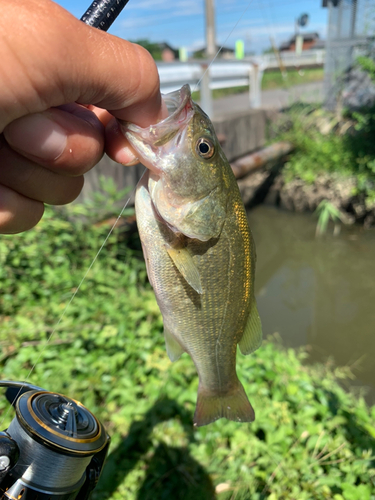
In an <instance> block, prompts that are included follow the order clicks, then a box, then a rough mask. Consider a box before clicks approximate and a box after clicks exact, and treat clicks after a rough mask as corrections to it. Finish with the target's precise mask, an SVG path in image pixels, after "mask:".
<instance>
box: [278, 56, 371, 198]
mask: <svg viewBox="0 0 375 500" xmlns="http://www.w3.org/2000/svg"><path fill="white" fill-rule="evenodd" d="M358 64H359V65H360V66H361V67H362V69H364V70H365V71H367V72H368V73H369V75H370V76H371V78H373V79H374V78H375V69H374V68H375V62H374V61H373V60H372V59H370V58H368V57H362V58H359V60H358ZM284 121H285V120H284ZM287 122H288V126H287V127H286V128H287V130H285V127H281V128H280V130H279V132H278V136H277V139H278V140H287V141H290V142H292V143H293V144H294V145H295V153H294V154H293V155H292V156H291V158H290V161H288V163H287V164H286V166H285V169H284V171H283V176H284V178H285V180H286V181H287V182H289V181H291V180H292V179H294V178H300V179H302V180H303V181H305V182H306V183H308V184H309V183H310V184H311V183H314V181H315V179H316V178H317V176H319V175H322V174H325V173H328V174H338V175H340V176H354V177H355V178H356V179H357V192H356V193H353V194H361V195H363V196H364V197H365V199H367V202H368V204H373V203H374V202H375V141H374V137H375V106H372V107H367V108H364V109H361V110H358V111H348V110H344V112H343V114H341V113H339V112H338V111H337V112H335V113H332V112H328V111H324V110H323V109H321V108H320V107H316V106H314V105H301V104H297V105H294V106H292V107H291V108H290V110H289V112H288V120H287ZM283 128H284V130H282V129H283Z"/></svg>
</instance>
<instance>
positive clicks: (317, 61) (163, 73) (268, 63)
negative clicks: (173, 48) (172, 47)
mask: <svg viewBox="0 0 375 500" xmlns="http://www.w3.org/2000/svg"><path fill="white" fill-rule="evenodd" d="M280 57H281V60H282V63H283V66H284V67H285V68H292V67H297V68H298V67H301V66H303V67H308V66H317V65H322V64H323V63H324V57H325V51H324V50H308V51H304V52H302V53H301V54H300V55H296V54H295V53H294V52H290V53H289V52H283V53H281V54H280ZM157 66H158V71H159V75H160V87H161V91H162V92H163V93H168V92H172V91H173V90H177V89H179V88H180V87H181V86H182V85H184V84H185V83H189V84H190V86H191V88H192V90H200V91H201V106H202V108H203V109H204V110H205V111H206V113H207V114H208V115H209V116H212V99H211V90H213V89H222V88H231V87H239V86H246V85H249V106H250V107H251V108H259V107H260V106H261V85H262V78H263V73H264V71H265V70H267V69H272V68H279V66H280V64H279V61H278V59H277V58H276V56H275V55H274V54H264V55H262V56H257V57H252V58H249V59H242V60H241V61H237V60H223V59H221V60H220V61H215V62H214V63H213V64H212V65H209V62H207V61H194V62H187V63H183V62H172V63H162V62H158V63H157Z"/></svg>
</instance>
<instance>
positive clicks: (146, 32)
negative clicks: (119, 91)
mask: <svg viewBox="0 0 375 500" xmlns="http://www.w3.org/2000/svg"><path fill="white" fill-rule="evenodd" d="M56 3H58V4H60V5H61V6H62V7H64V8H65V9H67V10H68V11H69V12H71V13H72V14H73V15H75V16H76V17H81V15H82V14H83V13H84V12H85V10H86V8H87V7H88V5H89V4H90V0H88V1H83V0H58V1H57V2H56ZM321 4H322V1H321V0H303V1H301V0H250V1H249V0H216V2H215V6H216V37H217V42H218V43H219V44H223V43H225V45H226V46H230V47H233V46H234V43H235V41H236V40H237V39H243V40H244V41H245V48H246V51H255V52H257V53H259V52H261V51H262V50H263V49H265V48H267V47H269V46H270V42H269V37H270V35H272V36H273V37H274V38H275V40H276V42H277V44H279V43H280V42H282V41H284V40H287V39H288V38H289V37H290V36H291V35H292V34H293V33H294V20H295V18H296V17H298V16H299V15H300V14H303V13H305V12H306V13H308V14H309V15H310V22H309V25H308V26H307V27H306V28H305V31H317V32H318V33H319V34H320V36H321V37H322V38H325V35H326V22H327V9H323V8H322V7H321ZM204 5H205V2H204V0H174V1H173V0H130V1H129V3H128V4H127V6H126V7H125V9H124V10H123V11H122V13H121V14H120V16H119V17H118V18H117V20H116V21H115V23H114V24H113V25H112V27H111V29H110V33H112V34H114V35H116V36H119V37H121V38H125V39H129V40H137V39H142V38H143V39H144V38H148V39H149V40H151V41H154V42H162V41H165V42H168V43H169V44H171V45H172V46H173V47H176V48H177V47H181V46H184V47H186V48H187V49H188V50H193V49H196V48H201V47H202V46H203V45H204V38H205V33H204ZM246 8H247V10H246V12H245V13H244V11H245V9H246ZM242 14H243V16H242V18H241V19H240V17H241V15H242ZM237 22H238V24H237V26H236V27H235V29H234V30H233V33H232V34H231V35H230V37H229V38H228V40H227V37H228V35H229V33H230V32H231V30H232V29H233V28H234V26H235V25H236V23H237Z"/></svg>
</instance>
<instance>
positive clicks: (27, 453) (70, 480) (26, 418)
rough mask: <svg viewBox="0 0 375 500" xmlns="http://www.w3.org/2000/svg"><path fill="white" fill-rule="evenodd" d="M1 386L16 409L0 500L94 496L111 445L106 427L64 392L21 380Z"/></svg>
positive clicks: (6, 440)
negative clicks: (58, 392) (52, 390)
mask: <svg viewBox="0 0 375 500" xmlns="http://www.w3.org/2000/svg"><path fill="white" fill-rule="evenodd" d="M0 386H3V387H7V388H8V389H7V394H6V396H7V399H8V401H9V402H10V403H12V404H13V405H14V406H15V408H16V416H15V418H14V419H13V420H12V422H11V423H10V425H9V428H8V429H7V430H6V431H5V432H3V433H0V499H1V500H9V499H10V500H15V499H17V500H74V499H79V500H86V499H88V498H89V496H90V493H91V492H92V491H93V489H94V488H95V486H96V483H97V481H98V479H99V476H100V473H101V470H102V467H103V464H104V460H105V457H106V455H107V451H108V447H109V436H108V435H107V433H106V431H105V429H104V427H103V425H102V424H101V423H100V422H99V420H97V418H96V417H95V416H94V415H93V414H92V413H91V412H90V411H89V410H88V409H87V408H85V407H84V406H83V405H82V404H81V403H79V402H78V401H75V400H73V399H70V398H68V397H66V396H64V395H61V394H57V393H54V392H48V391H46V390H44V389H41V388H40V387H36V386H31V385H30V384H23V383H21V382H9V381H0Z"/></svg>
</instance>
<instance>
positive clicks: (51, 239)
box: [0, 206, 375, 500]
mask: <svg viewBox="0 0 375 500" xmlns="http://www.w3.org/2000/svg"><path fill="white" fill-rule="evenodd" d="M80 211H82V212H83V213H85V214H86V215H85V217H83V218H79V217H78V216H77V214H78V213H79V212H80ZM89 213H90V211H89V210H87V207H77V206H76V207H70V208H69V207H68V208H67V209H65V211H64V212H63V213H61V212H60V211H58V212H56V211H55V210H54V209H52V208H48V209H47V211H46V215H45V216H44V218H43V220H42V222H41V224H40V225H38V226H37V227H36V228H35V229H33V230H32V231H29V232H26V233H22V234H19V235H13V236H1V238H0V259H1V265H0V290H1V292H0V323H1V330H0V346H1V353H0V367H1V373H0V376H1V378H9V379H14V380H24V379H25V378H26V377H27V376H28V374H29V372H30V369H31V367H32V366H33V365H34V364H35V363H36V367H35V369H34V370H33V371H32V373H31V376H30V382H32V383H34V384H36V385H39V386H42V387H45V388H46V389H48V390H53V391H57V392H61V393H65V394H67V395H69V396H70V397H73V398H76V399H78V400H80V401H82V403H83V404H85V405H86V406H87V407H88V408H89V409H90V410H91V411H93V412H94V413H95V414H96V415H97V416H98V417H99V418H100V419H101V420H102V421H103V423H104V424H105V426H106V428H107V430H108V432H109V433H110V434H111V436H112V446H111V450H110V455H109V458H108V461H107V464H106V466H105V469H104V473H103V476H102V478H101V480H100V483H99V485H98V487H97V489H96V491H95V495H94V500H96V499H100V500H104V499H106V500H120V499H121V500H122V499H124V498H126V499H129V500H132V499H134V500H135V499H138V500H146V499H156V500H158V499H160V500H161V499H163V498H168V499H169V498H174V499H176V500H179V499H184V500H186V499H187V500H190V499H194V500H210V499H214V498H218V499H223V500H229V499H235V498H236V499H237V500H238V499H241V498H242V499H246V500H250V499H251V500H261V499H265V498H268V499H271V500H276V499H277V500H294V499H296V498H298V499H299V500H305V499H306V500H315V499H316V500H321V499H327V500H328V499H329V500H331V499H336V500H342V499H344V500H354V499H355V498H357V497H358V498H361V499H362V498H363V499H367V498H370V499H371V500H374V498H375V497H374V491H375V479H374V478H375V408H368V407H367V406H366V404H365V401H364V399H363V398H362V397H360V396H357V397H354V396H352V395H351V394H350V393H348V392H345V391H344V390H343V388H342V385H343V384H344V383H345V380H346V378H347V377H350V376H351V374H350V371H349V370H348V369H344V368H336V369H334V368H332V366H331V365H329V364H327V365H313V366H308V365H307V364H306V362H307V361H308V354H307V352H306V351H305V350H298V351H296V350H293V349H288V350H285V349H284V348H283V347H282V346H281V345H280V344H279V343H278V339H277V338H272V339H270V341H266V342H265V343H264V345H263V347H262V348H261V349H259V350H258V351H257V352H256V353H255V354H254V355H251V356H246V357H244V356H241V355H240V354H239V356H238V374H239V377H240V379H241V381H242V382H243V383H244V386H245V389H246V392H247V393H248V395H249V398H250V400H251V402H252V404H253V406H254V408H255V411H256V414H257V418H256V421H255V422H254V423H252V424H237V423H234V422H227V421H225V420H219V421H218V422H215V423H214V424H212V425H209V426H206V427H201V428H194V427H193V424H192V416H193V412H194V407H195V403H196V393H197V387H198V378H197V374H196V369H195V367H194V364H193V362H192V361H191V359H190V358H189V356H188V355H186V354H184V355H183V356H182V358H181V359H180V360H179V361H177V362H176V363H173V364H172V363H170V361H169V359H168V357H167V355H166V352H165V346H164V339H163V334H162V329H163V326H162V321H161V317H160V313H159V310H158V307H157V305H156V302H155V298H154V294H153V292H152V290H151V287H150V285H149V284H148V282H147V279H146V271H145V267H144V262H143V258H142V257H141V251H140V244H139V240H138V238H137V236H136V234H134V232H133V231H132V229H131V228H132V226H131V225H130V224H124V223H125V222H126V220H121V221H120V223H122V225H121V224H120V227H119V228H118V229H115V231H114V232H113V233H112V234H111V236H110V238H109V240H108V242H107V245H106V246H105V247H104V249H103V251H102V254H101V255H100V256H99V258H98V259H97V261H96V262H95V265H94V267H93V268H92V270H91V272H90V273H89V274H88V276H87V278H86V280H85V282H84V283H83V285H82V286H81V288H80V290H79V292H78V293H77V295H76V296H75V298H74V300H73V302H72V303H71V305H70V306H69V307H68V309H66V310H65V308H66V305H67V304H68V302H69V300H70V298H71V296H72V293H74V291H75V290H76V288H77V286H78V283H79V282H80V281H81V279H82V276H83V275H84V273H85V272H86V271H87V268H88V265H89V264H90V263H91V261H92V259H93V257H94V256H95V255H96V253H97V249H98V248H99V246H100V245H101V243H102V241H103V240H104V238H105V237H106V235H107V233H108V230H109V227H110V225H108V224H103V223H102V222H101V223H99V224H98V223H97V221H96V220H93V219H90V217H89ZM64 310H65V314H64V316H63V317H62V313H63V311H64ZM59 319H61V321H60V322H59V323H58V321H59ZM52 332H53V335H52V337H51V334H52ZM4 399H5V398H0V413H1V416H0V421H1V423H2V426H1V428H6V426H7V424H8V423H9V420H10V419H11V418H12V417H13V414H11V413H10V414H9V413H7V410H8V405H7V403H6V402H5V401H4ZM223 485H224V486H223ZM219 486H220V487H219ZM219 491H221V493H219ZM355 495H357V496H355Z"/></svg>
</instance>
